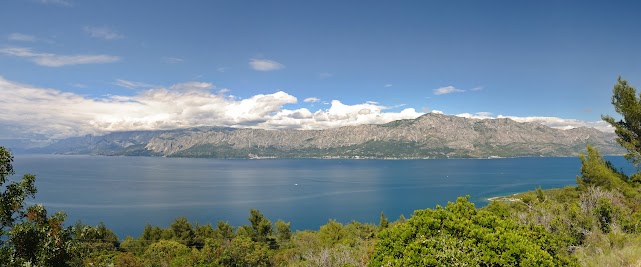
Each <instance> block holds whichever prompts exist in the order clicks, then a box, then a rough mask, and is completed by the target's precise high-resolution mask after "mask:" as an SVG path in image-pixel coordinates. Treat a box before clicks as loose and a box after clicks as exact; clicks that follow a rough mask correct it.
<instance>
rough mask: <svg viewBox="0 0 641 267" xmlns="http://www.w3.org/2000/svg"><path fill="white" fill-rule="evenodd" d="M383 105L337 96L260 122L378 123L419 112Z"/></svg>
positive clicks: (311, 126) (305, 125)
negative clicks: (351, 101) (318, 105)
mask: <svg viewBox="0 0 641 267" xmlns="http://www.w3.org/2000/svg"><path fill="white" fill-rule="evenodd" d="M387 109H389V108H388V107H385V106H380V105H376V104H368V103H364V104H356V105H345V104H343V103H341V102H340V101H338V100H333V101H332V102H331V106H330V108H329V109H326V110H318V111H316V112H313V113H312V112H311V111H309V110H308V109H305V108H301V109H297V110H282V111H280V112H278V113H277V114H276V115H274V116H273V117H272V118H271V119H270V120H269V121H267V122H264V123H262V124H261V126H262V127H264V128H295V129H305V130H317V129H327V128H336V127H342V126H354V125H361V124H382V123H388V122H390V121H395V120H401V119H414V118H417V117H419V116H421V115H423V113H419V112H416V110H414V109H413V108H407V109H404V110H402V111H401V112H383V111H384V110H387Z"/></svg>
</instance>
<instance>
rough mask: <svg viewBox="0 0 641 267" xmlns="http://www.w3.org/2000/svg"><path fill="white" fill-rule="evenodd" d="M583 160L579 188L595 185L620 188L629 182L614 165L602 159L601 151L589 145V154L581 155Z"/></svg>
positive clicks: (578, 178)
mask: <svg viewBox="0 0 641 267" xmlns="http://www.w3.org/2000/svg"><path fill="white" fill-rule="evenodd" d="M579 157H580V158H581V176H577V179H576V183H577V185H578V186H579V188H584V187H585V186H589V185H594V186H601V187H604V188H608V189H611V188H619V187H621V186H622V184H623V183H624V182H625V181H626V180H627V178H626V177H625V175H623V174H621V173H618V172H617V171H616V170H615V169H614V168H613V167H612V164H608V162H607V161H606V160H604V159H603V157H601V155H600V154H599V151H598V150H597V149H596V148H594V147H592V146H590V145H588V154H587V155H579Z"/></svg>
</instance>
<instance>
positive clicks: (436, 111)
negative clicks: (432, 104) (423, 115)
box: [430, 109, 444, 114]
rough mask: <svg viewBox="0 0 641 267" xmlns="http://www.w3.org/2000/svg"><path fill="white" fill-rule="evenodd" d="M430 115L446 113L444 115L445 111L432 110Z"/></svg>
mask: <svg viewBox="0 0 641 267" xmlns="http://www.w3.org/2000/svg"><path fill="white" fill-rule="evenodd" d="M430 113H434V114H444V113H443V111H440V110H436V109H435V110H432V112H430Z"/></svg>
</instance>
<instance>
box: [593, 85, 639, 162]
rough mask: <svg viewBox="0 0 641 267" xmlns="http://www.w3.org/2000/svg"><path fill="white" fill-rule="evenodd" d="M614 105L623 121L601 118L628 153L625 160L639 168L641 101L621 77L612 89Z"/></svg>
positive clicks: (607, 117)
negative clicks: (611, 128)
mask: <svg viewBox="0 0 641 267" xmlns="http://www.w3.org/2000/svg"><path fill="white" fill-rule="evenodd" d="M612 105H613V106H614V110H615V111H616V112H617V113H619V114H620V115H621V116H622V117H623V119H622V120H619V121H616V120H615V119H614V118H613V117H610V116H608V115H603V116H601V118H602V119H603V120H604V121H606V122H608V123H609V124H610V125H612V127H614V132H615V133H616V134H617V136H618V137H617V139H616V140H617V142H618V143H619V144H621V145H622V146H623V147H624V148H625V149H626V150H627V151H628V153H627V154H626V155H625V158H626V159H628V160H631V161H632V162H633V163H634V164H635V165H637V167H638V166H639V164H640V163H641V99H640V98H639V97H637V93H636V90H635V89H634V87H632V86H631V85H629V84H628V82H627V81H626V80H623V79H621V77H619V79H618V80H617V84H615V85H614V88H613V89H612Z"/></svg>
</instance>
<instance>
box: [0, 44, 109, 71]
mask: <svg viewBox="0 0 641 267" xmlns="http://www.w3.org/2000/svg"><path fill="white" fill-rule="evenodd" d="M0 54H5V55H9V56H16V57H23V58H27V59H29V60H31V61H33V62H34V63H36V64H38V65H40V66H45V67H62V66H67V65H80V64H99V63H113V62H117V61H120V57H117V56H110V55H57V54H51V53H38V52H34V51H32V50H31V49H30V48H25V47H9V48H0Z"/></svg>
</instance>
